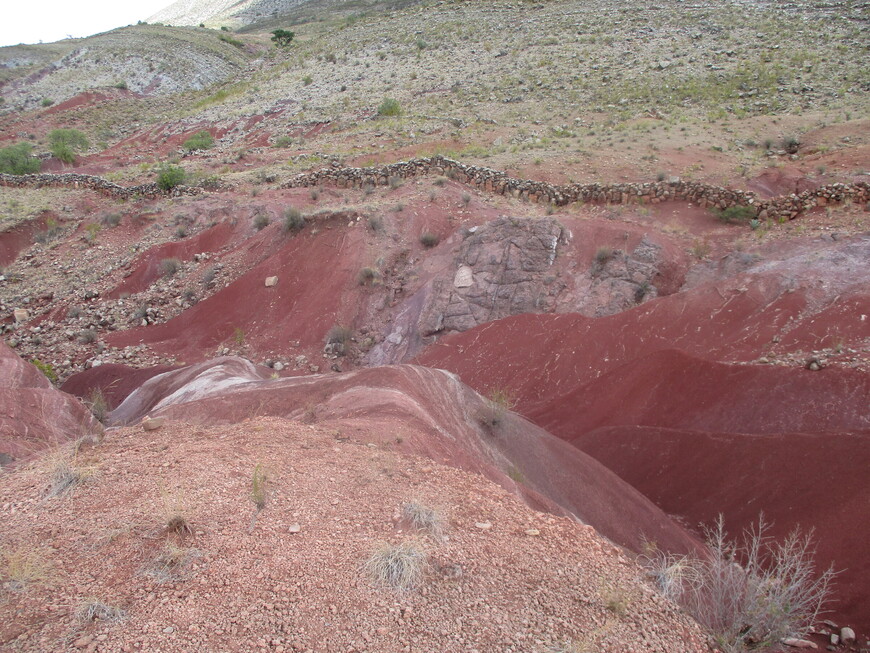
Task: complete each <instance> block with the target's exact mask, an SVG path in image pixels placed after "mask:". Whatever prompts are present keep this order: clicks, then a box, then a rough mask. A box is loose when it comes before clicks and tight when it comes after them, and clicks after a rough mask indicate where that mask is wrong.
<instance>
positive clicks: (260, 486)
mask: <svg viewBox="0 0 870 653" xmlns="http://www.w3.org/2000/svg"><path fill="white" fill-rule="evenodd" d="M251 501H253V502H254V506H256V508H257V512H260V511H261V510H262V509H263V508H265V507H266V472H265V471H263V466H262V465H257V466H256V467H254V473H253V475H252V476H251Z"/></svg>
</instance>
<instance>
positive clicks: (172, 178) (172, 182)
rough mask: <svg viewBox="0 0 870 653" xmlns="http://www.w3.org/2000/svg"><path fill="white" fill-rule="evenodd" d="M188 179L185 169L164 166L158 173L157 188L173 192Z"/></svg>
mask: <svg viewBox="0 0 870 653" xmlns="http://www.w3.org/2000/svg"><path fill="white" fill-rule="evenodd" d="M186 177H187V173H186V172H184V168H180V167H178V166H170V165H164V166H162V167H161V168H160V169H159V170H158V171H157V186H158V188H160V189H161V190H172V189H173V188H175V187H176V186H180V185H181V184H183V183H184V180H185V178H186Z"/></svg>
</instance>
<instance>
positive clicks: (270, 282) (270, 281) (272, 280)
mask: <svg viewBox="0 0 870 653" xmlns="http://www.w3.org/2000/svg"><path fill="white" fill-rule="evenodd" d="M277 285H278V277H266V288H272V287H273V286H277Z"/></svg>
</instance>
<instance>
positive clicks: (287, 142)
mask: <svg viewBox="0 0 870 653" xmlns="http://www.w3.org/2000/svg"><path fill="white" fill-rule="evenodd" d="M291 145H293V139H292V138H290V137H289V136H279V137H278V138H276V139H275V142H274V143H273V144H272V147H290V146H291Z"/></svg>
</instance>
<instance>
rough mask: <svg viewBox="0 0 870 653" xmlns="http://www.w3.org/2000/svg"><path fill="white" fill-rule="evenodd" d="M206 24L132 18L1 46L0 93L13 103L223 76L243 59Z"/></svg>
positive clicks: (185, 84) (183, 85)
mask: <svg viewBox="0 0 870 653" xmlns="http://www.w3.org/2000/svg"><path fill="white" fill-rule="evenodd" d="M219 36H220V34H219V33H217V32H214V31H212V30H202V29H188V28H171V27H161V26H156V25H134V26H130V27H123V28H120V29H116V30H112V31H110V32H105V33H103V34H97V35H96V36H91V37H88V38H86V39H70V40H67V41H59V42H58V43H50V44H46V45H28V46H11V47H8V48H0V71H2V72H3V73H4V75H3V76H2V77H0V94H2V96H3V97H4V98H5V101H6V103H7V104H8V105H11V106H17V107H18V108H19V109H24V110H26V109H30V108H34V107H36V106H38V103H39V101H40V100H42V99H43V98H46V99H48V100H51V101H52V102H55V103H57V102H62V101H64V100H66V99H68V98H70V97H73V96H74V95H76V94H77V93H80V92H82V91H85V90H88V89H91V88H99V87H107V86H119V87H125V88H127V89H129V90H131V91H134V92H137V93H143V94H146V95H150V94H162V93H175V92H179V91H185V90H191V89H193V90H198V89H202V88H205V87H207V86H210V85H212V84H215V83H217V82H221V81H224V80H225V79H227V78H228V77H230V76H231V75H233V74H234V73H235V72H237V71H238V70H240V69H241V68H242V67H243V66H244V65H245V64H246V63H247V58H246V56H245V54H244V53H243V52H242V50H241V49H239V48H238V47H234V46H233V45H231V44H229V43H227V42H225V41H221V40H220V38H219Z"/></svg>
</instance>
